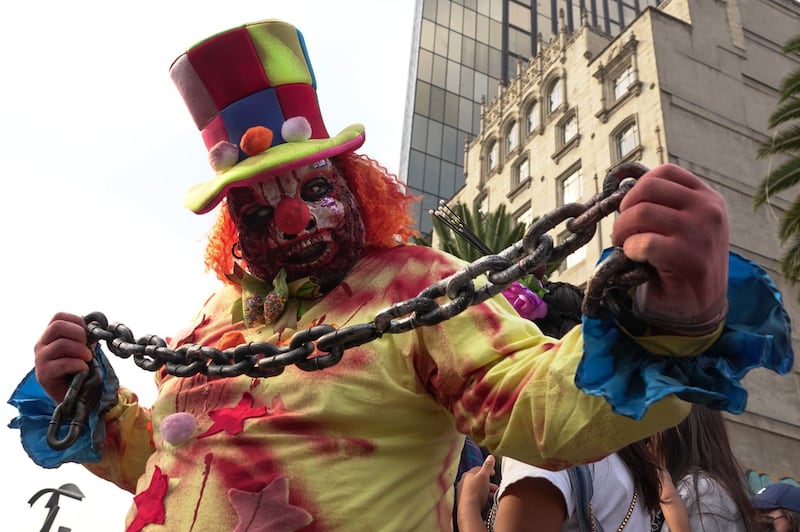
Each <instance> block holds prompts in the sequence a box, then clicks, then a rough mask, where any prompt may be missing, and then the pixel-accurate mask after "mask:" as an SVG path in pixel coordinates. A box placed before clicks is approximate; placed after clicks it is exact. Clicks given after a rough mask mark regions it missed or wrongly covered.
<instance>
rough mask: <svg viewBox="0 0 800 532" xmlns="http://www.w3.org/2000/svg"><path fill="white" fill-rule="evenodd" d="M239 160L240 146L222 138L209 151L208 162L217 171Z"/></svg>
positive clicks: (225, 168)
mask: <svg viewBox="0 0 800 532" xmlns="http://www.w3.org/2000/svg"><path fill="white" fill-rule="evenodd" d="M238 160H239V148H237V147H236V145H235V144H231V143H230V142H227V141H224V140H221V141H219V142H217V143H216V144H214V146H213V147H212V148H211V150H209V152H208V162H209V164H211V168H213V169H214V171H215V172H217V173H219V172H222V171H223V170H227V169H228V168H230V167H231V166H233V165H234V164H236V162H237V161H238Z"/></svg>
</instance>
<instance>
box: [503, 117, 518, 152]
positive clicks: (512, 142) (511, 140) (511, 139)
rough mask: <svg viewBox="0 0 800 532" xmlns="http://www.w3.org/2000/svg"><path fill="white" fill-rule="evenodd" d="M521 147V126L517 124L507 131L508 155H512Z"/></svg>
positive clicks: (513, 124)
mask: <svg viewBox="0 0 800 532" xmlns="http://www.w3.org/2000/svg"><path fill="white" fill-rule="evenodd" d="M518 145H519V126H518V125H517V122H516V121H515V122H514V123H512V124H511V126H510V127H509V128H508V130H507V131H506V153H511V152H512V151H514V150H515V149H516V147H517V146H518Z"/></svg>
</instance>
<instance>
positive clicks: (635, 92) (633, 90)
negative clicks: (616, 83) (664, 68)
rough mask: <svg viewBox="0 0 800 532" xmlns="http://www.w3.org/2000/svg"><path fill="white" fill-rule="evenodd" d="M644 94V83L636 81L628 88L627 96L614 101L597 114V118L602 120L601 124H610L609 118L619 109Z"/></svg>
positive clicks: (624, 95)
mask: <svg viewBox="0 0 800 532" xmlns="http://www.w3.org/2000/svg"><path fill="white" fill-rule="evenodd" d="M641 93H642V82H641V81H634V82H633V83H631V84H630V86H628V90H627V91H625V94H623V95H622V96H620V97H619V98H617V99H616V100H614V102H613V103H612V104H611V105H610V106H608V107H604V108H603V109H600V110H599V111H597V113H595V115H594V116H595V117H596V118H598V119H600V122H602V123H604V124H605V123H606V122H608V118H609V117H610V116H611V115H612V114H613V113H614V111H616V110H617V108H619V107H622V105H623V104H624V103H625V102H627V101H628V100H630V99H631V98H633V97H634V96H639V95H640V94H641Z"/></svg>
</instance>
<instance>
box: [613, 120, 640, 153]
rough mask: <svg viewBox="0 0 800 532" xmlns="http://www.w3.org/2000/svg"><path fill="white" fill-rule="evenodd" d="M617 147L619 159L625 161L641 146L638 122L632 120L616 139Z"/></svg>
mask: <svg viewBox="0 0 800 532" xmlns="http://www.w3.org/2000/svg"><path fill="white" fill-rule="evenodd" d="M614 141H615V144H616V145H617V158H618V159H623V158H625V156H626V155H628V154H629V153H631V152H632V151H633V150H634V149H636V148H637V147H638V146H639V131H638V128H637V127H636V121H635V120H632V121H631V122H630V123H629V124H628V125H627V126H625V127H624V129H623V130H622V131H620V132H619V133H617V135H616V136H615V137H614Z"/></svg>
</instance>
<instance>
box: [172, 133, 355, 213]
mask: <svg viewBox="0 0 800 532" xmlns="http://www.w3.org/2000/svg"><path fill="white" fill-rule="evenodd" d="M364 139H365V136H364V126H363V125H362V124H353V125H350V126H347V127H346V128H345V129H343V130H342V131H341V132H340V133H339V134H338V135H336V136H334V137H330V138H327V139H309V140H301V141H294V142H285V143H283V144H278V145H277V146H273V147H271V148H269V149H268V150H266V151H264V152H263V153H259V154H257V155H253V156H252V157H248V158H247V159H245V160H243V161H241V162H239V163H237V164H235V165H233V166H232V167H230V168H228V169H227V170H224V171H222V172H220V173H219V174H217V175H216V176H215V177H214V178H213V179H210V180H209V181H205V182H203V183H198V184H196V185H194V186H193V187H192V188H190V189H189V191H188V192H187V193H186V195H185V196H184V199H183V203H184V205H186V207H187V208H188V209H189V210H191V211H192V212H194V213H196V214H204V213H207V212H208V211H210V210H211V209H213V208H214V207H216V206H217V204H219V202H220V201H222V198H224V197H225V195H226V194H227V193H228V190H229V189H230V188H232V187H234V186H244V185H247V184H249V183H255V182H259V181H264V180H265V179H269V178H271V177H275V176H276V175H280V174H284V173H286V172H290V171H292V170H294V169H296V168H299V167H301V166H305V165H308V164H311V163H315V162H317V161H319V160H320V159H326V158H329V157H333V156H335V155H340V154H342V153H345V152H350V151H354V150H357V149H358V148H359V147H360V146H361V145H362V144H364Z"/></svg>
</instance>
